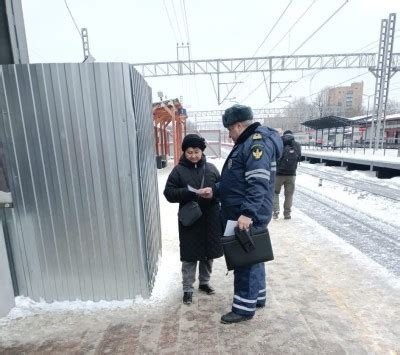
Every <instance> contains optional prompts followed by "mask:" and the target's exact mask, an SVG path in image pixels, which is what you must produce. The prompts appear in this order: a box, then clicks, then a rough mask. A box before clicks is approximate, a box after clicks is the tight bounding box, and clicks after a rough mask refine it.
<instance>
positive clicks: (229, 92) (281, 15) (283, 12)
mask: <svg viewBox="0 0 400 355" xmlns="http://www.w3.org/2000/svg"><path fill="white" fill-rule="evenodd" d="M293 1H294V0H290V1H289V3H288V4H287V6H286V7H285V9H284V10H283V11H282V12H281V14H280V15H279V17H278V19H277V20H276V21H275V23H274V24H273V25H272V27H271V29H270V30H269V32H268V33H267V34H266V36H265V37H264V39H263V40H262V42H261V44H260V45H259V46H258V47H257V49H256V51H255V52H254V53H253V55H252V58H255V56H256V55H257V53H258V51H259V50H260V48H261V47H262V46H263V45H264V43H265V41H266V40H267V39H268V38H269V36H270V35H271V33H272V32H273V30H274V29H275V27H276V26H277V25H278V23H279V22H280V21H281V19H282V18H283V16H284V15H285V13H286V11H287V10H288V9H289V7H290V5H292V3H293ZM254 62H255V59H254V61H253V62H250V64H249V66H251V65H252V64H253V63H254ZM239 78H240V75H239V76H238V77H237V78H236V79H235V80H236V81H237V82H236V83H235V84H234V85H233V86H232V87H231V89H230V90H229V91H228V93H227V94H226V96H225V97H224V99H223V100H222V102H223V101H225V99H226V98H227V97H228V96H229V95H230V94H231V92H232V91H233V90H234V89H235V88H236V86H237V84H238V83H239ZM245 78H248V75H247V76H246V77H245Z"/></svg>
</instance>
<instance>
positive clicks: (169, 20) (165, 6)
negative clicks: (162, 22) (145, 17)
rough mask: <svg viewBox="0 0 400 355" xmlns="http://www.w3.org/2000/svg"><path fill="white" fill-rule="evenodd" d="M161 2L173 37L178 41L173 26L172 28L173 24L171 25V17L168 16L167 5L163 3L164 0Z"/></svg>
mask: <svg viewBox="0 0 400 355" xmlns="http://www.w3.org/2000/svg"><path fill="white" fill-rule="evenodd" d="M163 4H164V9H165V12H166V13H167V17H168V22H169V25H170V27H171V30H172V33H173V34H174V37H175V40H176V42H179V40H178V36H177V35H176V32H175V28H174V26H173V25H172V21H171V17H170V16H169V11H168V8H167V5H166V4H165V0H163Z"/></svg>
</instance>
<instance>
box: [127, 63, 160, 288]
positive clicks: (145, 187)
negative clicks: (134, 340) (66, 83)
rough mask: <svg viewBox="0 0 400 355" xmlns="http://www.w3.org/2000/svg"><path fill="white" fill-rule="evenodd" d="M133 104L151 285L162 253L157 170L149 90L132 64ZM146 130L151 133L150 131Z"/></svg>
mask: <svg viewBox="0 0 400 355" xmlns="http://www.w3.org/2000/svg"><path fill="white" fill-rule="evenodd" d="M130 69H131V80H132V87H133V105H134V110H135V114H136V116H137V117H142V118H143V119H140V120H137V132H138V134H137V138H138V153H139V173H140V183H141V192H142V195H141V197H142V203H143V213H144V230H145V235H146V250H147V254H146V256H147V266H148V274H149V286H150V287H152V286H153V283H154V279H155V274H156V271H157V261H158V258H159V253H160V252H161V238H160V237H159V236H160V235H161V228H160V211H159V198H158V181H157V175H156V174H155V173H154V171H155V170H156V160H155V156H156V149H155V137H154V133H153V132H154V129H153V113H152V101H151V89H150V87H149V86H148V85H147V84H146V82H145V81H144V79H143V77H142V76H141V75H140V74H139V73H138V72H137V71H136V69H135V68H134V67H133V66H131V67H130ZM149 132H152V133H150V134H149Z"/></svg>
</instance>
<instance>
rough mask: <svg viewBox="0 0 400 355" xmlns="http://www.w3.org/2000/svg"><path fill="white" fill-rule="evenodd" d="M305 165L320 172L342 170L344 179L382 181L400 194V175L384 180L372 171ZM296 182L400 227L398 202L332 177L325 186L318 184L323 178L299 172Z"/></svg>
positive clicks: (381, 182)
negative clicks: (373, 175) (372, 173)
mask: <svg viewBox="0 0 400 355" xmlns="http://www.w3.org/2000/svg"><path fill="white" fill-rule="evenodd" d="M301 164H302V166H303V165H304V166H307V168H308V169H314V170H315V171H316V172H318V171H324V172H330V171H332V172H335V173H341V175H342V176H343V180H344V181H345V180H346V178H354V179H359V180H363V181H367V182H368V181H371V182H374V183H379V184H382V186H383V185H385V186H388V187H391V188H394V189H398V190H399V194H400V184H399V183H398V181H399V180H400V178H392V179H388V180H382V179H378V178H376V177H372V176H371V172H369V171H363V172H361V171H346V170H344V168H341V167H326V166H321V165H320V164H307V163H301ZM296 183H297V184H298V185H299V186H303V187H306V188H308V189H310V190H312V191H315V192H316V193H318V194H322V195H324V196H326V197H329V198H331V199H333V200H335V201H338V202H340V203H342V204H344V205H346V206H349V207H351V208H353V209H355V210H357V211H360V212H363V213H365V214H366V215H368V216H370V217H373V218H377V219H380V220H382V221H385V222H387V223H390V224H392V225H395V226H400V219H399V218H398V216H399V215H400V203H399V202H398V201H395V200H390V199H388V198H385V197H380V196H376V195H374V194H371V193H368V192H365V191H362V190H358V189H355V188H352V187H348V186H345V185H341V184H339V183H336V182H333V181H329V180H324V181H323V184H322V186H318V185H319V178H318V177H315V176H311V175H308V174H306V173H300V172H299V173H298V175H297V178H296Z"/></svg>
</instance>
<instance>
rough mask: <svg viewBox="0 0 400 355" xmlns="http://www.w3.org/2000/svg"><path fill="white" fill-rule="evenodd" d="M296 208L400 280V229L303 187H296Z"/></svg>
mask: <svg viewBox="0 0 400 355" xmlns="http://www.w3.org/2000/svg"><path fill="white" fill-rule="evenodd" d="M294 205H295V207H297V208H298V209H300V210H301V211H302V212H303V213H305V214H306V215H307V216H309V217H310V218H312V219H314V220H315V221H317V222H318V223H319V224H321V225H323V226H324V227H326V228H327V229H328V230H330V231H331V232H333V233H334V234H336V235H338V236H339V237H340V238H342V239H343V240H345V241H346V242H348V243H349V244H351V245H353V246H354V247H355V248H357V249H358V250H360V251H361V252H362V253H364V254H366V255H368V256H369V257H370V258H372V259H373V260H374V261H376V262H377V263H379V264H380V265H382V266H384V267H385V268H386V269H387V270H389V271H390V272H392V273H393V274H395V275H396V276H400V232H399V227H397V226H395V225H391V224H389V223H386V222H382V221H380V220H378V219H376V218H373V217H370V216H368V215H366V214H364V213H362V212H360V211H357V210H355V209H353V208H351V207H348V206H345V205H343V204H341V203H339V202H337V201H334V200H332V199H330V198H328V197H325V196H322V195H318V194H315V192H314V191H312V190H309V189H307V188H304V187H301V186H296V193H295V201H294Z"/></svg>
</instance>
